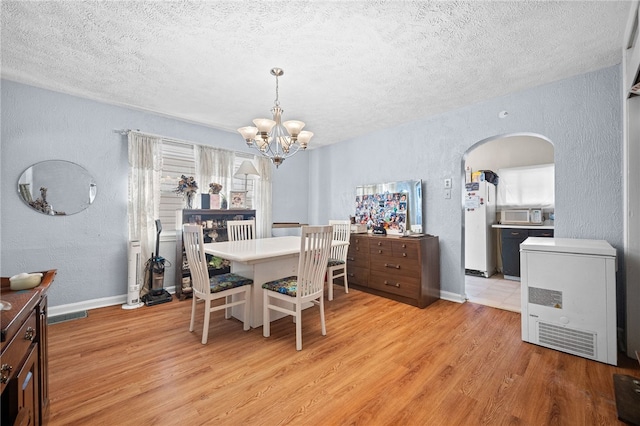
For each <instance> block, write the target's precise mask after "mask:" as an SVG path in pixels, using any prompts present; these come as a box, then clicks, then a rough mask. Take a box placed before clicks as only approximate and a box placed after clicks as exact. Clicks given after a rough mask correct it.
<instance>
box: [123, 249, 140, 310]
mask: <svg viewBox="0 0 640 426" xmlns="http://www.w3.org/2000/svg"><path fill="white" fill-rule="evenodd" d="M128 252H129V268H128V271H129V273H128V280H127V284H128V288H127V303H126V304H124V305H122V309H136V308H139V307H140V306H142V305H144V303H142V302H141V301H140V288H141V285H142V249H141V247H140V241H137V240H136V241H130V242H129V250H128Z"/></svg>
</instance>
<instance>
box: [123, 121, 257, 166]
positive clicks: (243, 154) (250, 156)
mask: <svg viewBox="0 0 640 426" xmlns="http://www.w3.org/2000/svg"><path fill="white" fill-rule="evenodd" d="M131 132H134V133H138V134H141V135H144V136H150V137H152V138H158V139H163V140H166V141H168V142H174V143H179V144H183V145H195V146H206V147H209V148H213V149H220V150H222V151H229V152H233V153H234V154H235V155H238V154H239V155H238V156H239V157H242V158H247V159H252V160H257V159H258V158H259V157H258V156H257V155H254V154H249V153H247V152H242V151H235V150H231V149H225V148H218V147H215V146H211V145H204V144H201V143H196V142H192V141H187V140H184V139H176V138H171V137H168V136H163V135H158V134H155V133H147V132H142V131H140V129H113V133H118V134H119V135H122V136H128V135H129V133H131Z"/></svg>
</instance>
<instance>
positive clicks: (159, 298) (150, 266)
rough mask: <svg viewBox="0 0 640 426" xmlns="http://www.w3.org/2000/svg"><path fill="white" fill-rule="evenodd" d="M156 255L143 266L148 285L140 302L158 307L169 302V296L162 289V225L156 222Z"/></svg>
mask: <svg viewBox="0 0 640 426" xmlns="http://www.w3.org/2000/svg"><path fill="white" fill-rule="evenodd" d="M156 230H157V231H158V234H157V235H156V253H155V256H154V255H153V253H151V258H150V259H149V260H148V261H147V263H146V265H145V274H144V276H145V282H146V283H147V284H148V286H149V287H148V289H149V292H148V293H147V294H145V295H144V296H142V298H141V300H142V301H143V302H144V304H145V305H147V306H153V305H158V304H160V303H165V302H171V299H172V297H171V294H170V293H169V292H168V291H167V290H165V289H164V269H165V262H166V259H165V258H164V257H162V256H160V233H161V232H162V223H160V220H156Z"/></svg>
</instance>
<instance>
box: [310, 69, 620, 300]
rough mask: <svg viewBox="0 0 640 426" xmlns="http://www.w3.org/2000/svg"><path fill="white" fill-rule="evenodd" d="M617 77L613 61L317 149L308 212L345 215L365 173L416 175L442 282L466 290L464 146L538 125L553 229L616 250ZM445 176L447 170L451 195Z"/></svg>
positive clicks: (319, 218) (371, 176) (317, 216)
mask: <svg viewBox="0 0 640 426" xmlns="http://www.w3.org/2000/svg"><path fill="white" fill-rule="evenodd" d="M620 78H621V76H620V67H619V66H614V67H610V68H606V69H603V70H600V71H597V72H592V73H589V74H585V75H579V76H576V77H573V78H570V79H566V80H562V81H559V82H556V83H553V84H548V85H545V86H541V87H537V88H534V89H530V90H526V91H522V92H518V93H515V94H512V95H509V96H504V97H500V98H496V99H491V100H488V101H486V102H482V103H479V104H476V105H470V106H467V107H465V108H461V109H458V110H455V111H450V112H447V113H444V114H441V115H437V116H434V117H428V118H425V119H423V120H419V121H415V122H412V123H408V124H405V125H402V126H398V127H395V128H392V129H386V130H383V131H380V132H376V133H372V134H369V135H367V136H363V137H360V138H356V139H353V140H350V141H347V142H344V143H340V144H338V145H333V146H328V147H324V148H321V149H318V150H314V151H313V152H312V155H311V159H310V167H311V181H310V184H311V189H310V192H311V193H313V194H317V195H318V197H317V198H316V200H315V201H312V202H311V203H310V212H309V216H310V218H311V220H313V221H315V222H318V223H323V222H326V221H327V220H329V219H332V218H341V217H345V218H346V217H348V215H349V214H352V213H353V212H352V208H353V199H354V196H355V187H356V186H358V185H360V184H363V183H373V182H386V181H393V180H401V179H414V178H418V179H422V180H423V181H425V182H426V193H425V196H426V203H425V204H426V211H425V212H424V215H425V218H426V223H425V225H426V228H425V229H426V232H428V233H430V234H434V235H437V236H439V238H440V251H441V253H440V258H441V264H440V267H441V287H442V290H444V291H445V292H449V293H452V294H457V295H462V294H463V288H464V267H463V264H462V233H461V229H462V213H461V211H462V209H461V204H462V187H463V179H464V175H463V171H462V167H461V164H462V156H463V154H464V153H465V152H466V151H467V149H468V148H469V147H471V146H472V145H474V144H475V143H477V142H478V141H481V140H484V139H486V138H489V137H493V136H498V135H506V134H511V133H535V134H539V135H542V136H544V137H546V138H548V139H549V140H551V142H552V143H553V144H554V148H555V165H556V181H557V182H559V183H558V184H557V185H556V208H555V212H556V216H557V218H556V221H555V227H556V229H555V230H556V235H557V236H558V237H567V238H590V239H604V240H607V241H609V243H611V244H612V245H613V246H614V247H616V248H617V249H618V253H619V255H621V253H622V252H621V249H622V240H623V239H622V216H623V213H622V204H623V201H622V129H621V122H622V119H621V101H620ZM427 101H428V100H425V102H427ZM503 110H507V111H509V115H508V116H507V117H506V118H504V119H501V118H499V117H498V114H499V112H500V111H503ZM445 178H452V179H453V189H452V196H451V199H445V198H444V196H443V191H444V183H443V179H445ZM618 260H619V265H620V262H622V261H623V259H622V256H619V259H618ZM619 268H620V266H619ZM618 279H619V282H620V280H621V279H622V276H621V274H620V273H619V274H618Z"/></svg>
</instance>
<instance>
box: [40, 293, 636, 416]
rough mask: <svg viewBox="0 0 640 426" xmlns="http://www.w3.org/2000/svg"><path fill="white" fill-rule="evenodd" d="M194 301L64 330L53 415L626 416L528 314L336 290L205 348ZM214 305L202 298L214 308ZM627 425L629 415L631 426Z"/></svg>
mask: <svg viewBox="0 0 640 426" xmlns="http://www.w3.org/2000/svg"><path fill="white" fill-rule="evenodd" d="M190 306H191V302H190V301H183V302H179V301H176V300H175V299H174V300H173V301H172V302H170V303H166V304H162V305H158V306H153V307H143V308H140V309H137V310H132V311H127V310H122V309H121V308H120V306H114V307H108V308H102V309H95V310H92V311H90V312H89V315H88V317H87V318H84V319H78V320H74V321H69V322H65V323H58V324H53V325H51V326H50V328H49V330H50V335H49V339H50V351H49V362H50V364H49V371H50V373H49V374H50V396H51V416H50V423H49V424H50V425H52V426H55V425H137V426H142V425H182V426H187V425H189V426H190V425H202V424H214V425H280V424H291V425H367V426H368V425H476V424H491V425H502V424H523V425H549V424H559V425H592V424H601V425H605V424H613V425H615V424H619V422H618V421H617V418H616V406H615V399H614V391H613V382H612V374H614V373H622V374H629V375H633V376H635V377H639V376H640V368H638V366H637V363H634V362H633V361H632V360H630V359H629V358H623V359H622V362H621V366H620V367H613V366H609V365H606V364H602V363H598V362H595V361H590V360H586V359H583V358H580V357H576V356H572V355H568V354H564V353H561V352H557V351H554V350H550V349H545V348H542V347H539V346H536V345H532V344H529V343H524V342H522V341H521V339H520V315H519V314H517V313H514V312H509V311H505V310H498V309H494V308H490V307H486V306H482V305H478V304H475V303H464V304H457V303H453V302H447V301H444V300H440V301H438V302H436V303H435V304H433V305H431V306H429V307H427V308H426V309H418V308H415V307H411V306H407V305H404V304H401V303H397V302H394V301H391V300H387V299H384V298H381V297H377V296H372V295H369V294H366V293H363V292H360V291H357V290H353V289H352V290H350V292H349V294H345V293H344V292H342V291H341V290H340V289H338V288H336V291H335V300H334V301H333V302H327V303H326V315H327V318H326V322H327V336H322V335H321V334H320V324H319V317H318V310H317V309H307V310H306V311H304V314H303V324H302V328H303V350H302V351H300V352H298V351H296V350H295V328H294V324H293V323H292V322H291V319H289V318H284V319H282V320H279V321H276V322H274V323H273V326H272V328H271V333H272V334H271V337H270V338H264V337H262V329H261V328H258V329H252V330H250V331H248V332H244V331H242V325H241V323H240V322H239V321H237V320H235V319H231V320H225V319H224V318H223V314H222V312H216V313H215V314H213V316H212V320H211V327H210V334H209V343H208V344H207V345H202V344H200V338H201V334H200V333H201V330H198V328H199V327H201V326H202V317H203V315H202V312H200V314H199V315H198V317H197V318H198V320H197V324H196V330H197V331H196V332H195V333H189V331H188V326H189V313H190ZM200 308H202V307H201V306H200ZM620 424H621V423H620Z"/></svg>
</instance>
